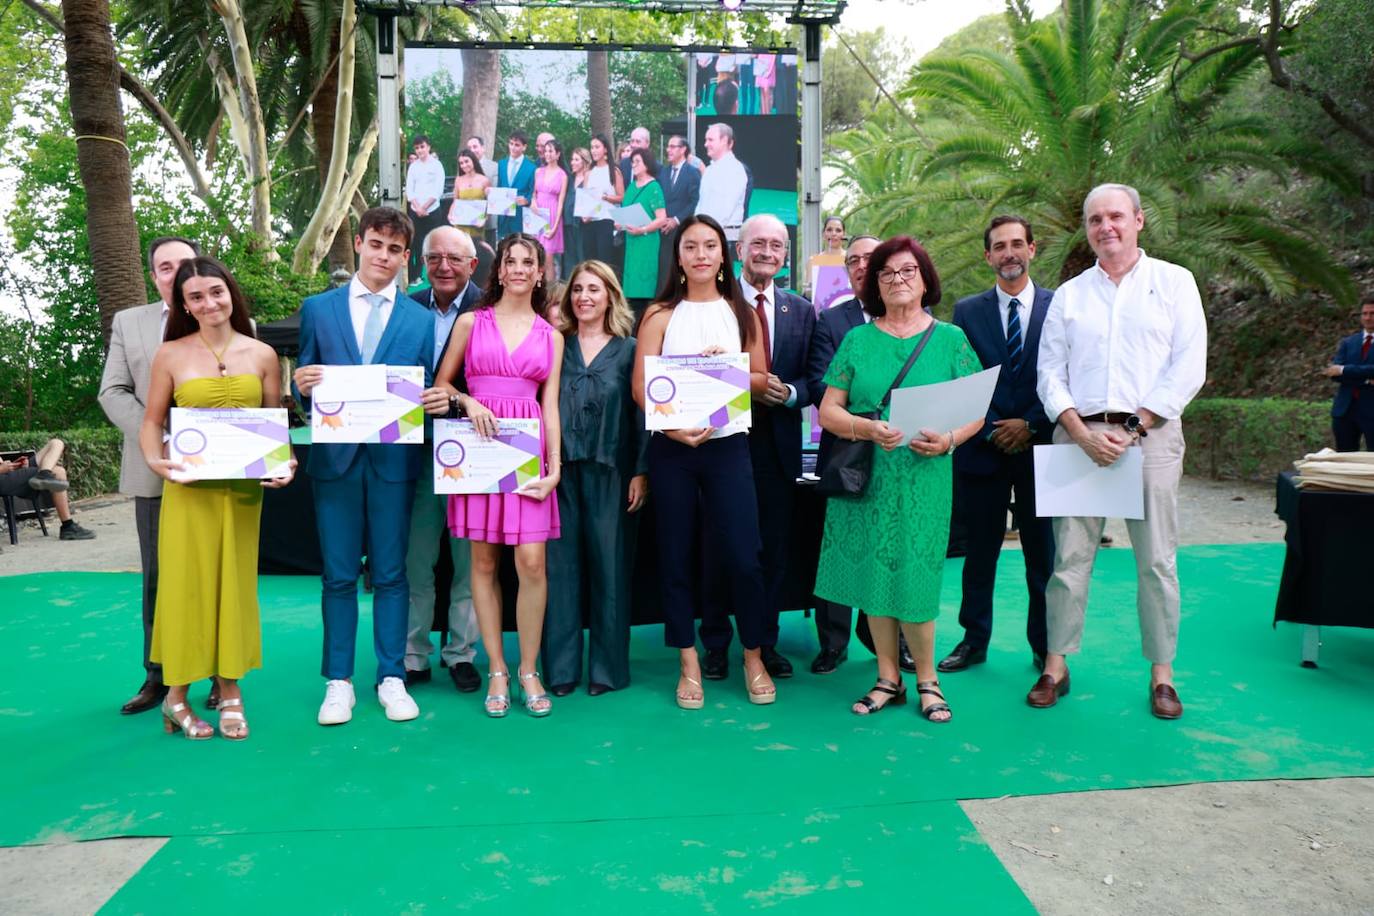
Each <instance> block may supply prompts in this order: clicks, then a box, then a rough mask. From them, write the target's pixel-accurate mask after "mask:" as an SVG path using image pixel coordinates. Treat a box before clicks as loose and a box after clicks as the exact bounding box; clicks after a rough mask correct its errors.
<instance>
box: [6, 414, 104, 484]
mask: <svg viewBox="0 0 1374 916" xmlns="http://www.w3.org/2000/svg"><path fill="white" fill-rule="evenodd" d="M53 438H57V439H61V440H62V441H63V442H65V443H67V450H66V451H65V452H64V453H63V456H62V464H63V465H64V466H65V467H66V468H67V477H68V478H69V479H70V480H71V490H70V491H69V493H70V495H71V497H72V499H86V498H87V497H89V496H100V495H101V494H103V493H114V492H115V491H117V490H118V489H119V459H120V453H121V449H122V448H123V444H124V436H123V435H122V434H121V433H120V431H119V430H117V429H115V428H114V427H113V426H100V427H91V428H85V427H77V428H73V429H61V430H58V431H56V432H47V431H42V430H31V431H28V432H19V431H16V430H13V429H6V428H5V426H4V425H3V424H0V449H3V450H5V451H20V450H25V449H34V450H37V449H39V448H41V447H42V445H43V443H45V442H47V441H48V440H49V439H53Z"/></svg>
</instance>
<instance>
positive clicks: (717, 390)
mask: <svg viewBox="0 0 1374 916" xmlns="http://www.w3.org/2000/svg"><path fill="white" fill-rule="evenodd" d="M644 423H645V428H646V429H649V430H668V429H702V428H704V427H707V426H710V427H714V428H715V429H718V430H724V431H725V432H735V431H738V430H744V429H748V428H749V427H750V425H751V423H752V419H751V412H750V399H749V354H748V353H722V354H720V355H719V356H646V357H645V358H644Z"/></svg>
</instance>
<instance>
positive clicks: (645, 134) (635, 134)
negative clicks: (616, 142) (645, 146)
mask: <svg viewBox="0 0 1374 916" xmlns="http://www.w3.org/2000/svg"><path fill="white" fill-rule="evenodd" d="M630 139H631V140H641V139H642V140H643V141H644V142H645V143H648V142H649V140H650V139H652V138H651V137H650V136H649V128H647V127H636V128H635V129H634V130H632V131H630Z"/></svg>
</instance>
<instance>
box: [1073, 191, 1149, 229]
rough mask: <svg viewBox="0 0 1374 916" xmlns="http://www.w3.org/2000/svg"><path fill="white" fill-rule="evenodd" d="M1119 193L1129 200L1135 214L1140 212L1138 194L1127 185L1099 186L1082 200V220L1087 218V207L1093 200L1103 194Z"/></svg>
mask: <svg viewBox="0 0 1374 916" xmlns="http://www.w3.org/2000/svg"><path fill="white" fill-rule="evenodd" d="M1116 192H1120V193H1122V194H1125V195H1126V196H1127V197H1129V198H1130V199H1131V206H1132V207H1133V208H1134V211H1135V212H1136V213H1139V212H1140V192H1139V191H1137V190H1136V189H1135V188H1133V187H1131V186H1130V185H1128V184H1100V185H1098V186H1097V187H1095V188H1093V189H1092V190H1091V191H1089V192H1088V196H1087V197H1085V198H1083V219H1085V220H1086V219H1087V218H1088V207H1089V206H1090V205H1091V204H1092V202H1093V199H1094V198H1097V197H1101V196H1102V195H1103V194H1112V193H1116Z"/></svg>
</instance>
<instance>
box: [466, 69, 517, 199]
mask: <svg viewBox="0 0 1374 916" xmlns="http://www.w3.org/2000/svg"><path fill="white" fill-rule="evenodd" d="M462 55H463V126H462V130H461V133H462V136H461V137H459V138H458V145H459V146H466V145H467V142H468V137H472V136H478V137H481V138H482V142H483V143H484V144H486V150H487V155H488V156H490V157H491V158H492V159H500V158H501V157H502V156H504V155H505V152H504V148H503V147H501V146H500V145H498V141H497V139H496V115H497V113H498V111H499V108H500V105H501V52H500V51H489V50H481V49H478V48H464V49H463V50H462ZM487 177H488V178H490V179H491V180H492V181H493V182H495V181H496V176H494V175H488V176H487Z"/></svg>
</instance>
